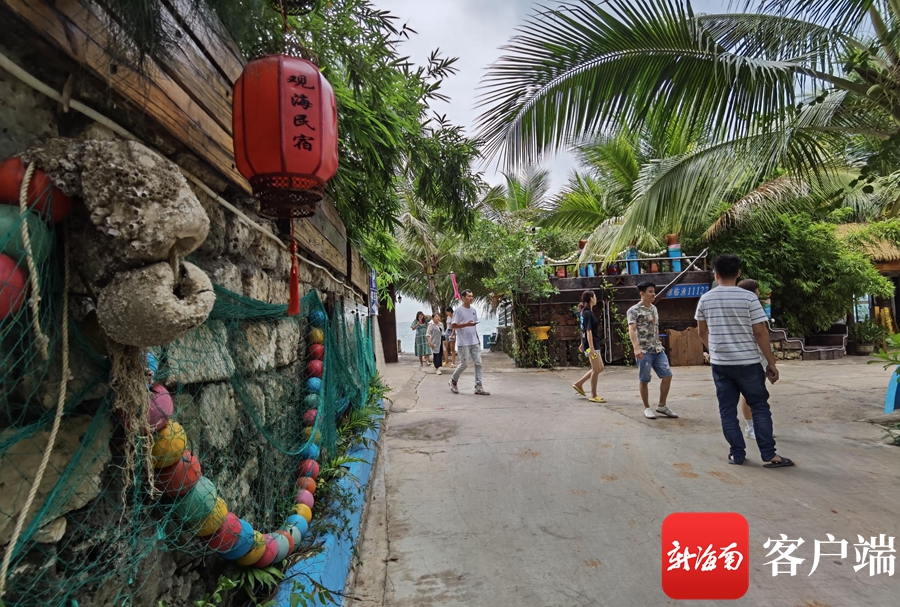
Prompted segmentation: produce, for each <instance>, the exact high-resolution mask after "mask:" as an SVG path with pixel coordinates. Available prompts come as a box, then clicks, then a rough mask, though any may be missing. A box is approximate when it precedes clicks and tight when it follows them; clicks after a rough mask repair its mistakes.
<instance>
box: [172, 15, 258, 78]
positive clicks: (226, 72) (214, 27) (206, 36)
mask: <svg viewBox="0 0 900 607" xmlns="http://www.w3.org/2000/svg"><path fill="white" fill-rule="evenodd" d="M162 2H163V4H165V5H166V6H168V7H169V9H171V11H172V13H173V14H174V15H175V16H176V17H177V18H178V19H179V21H180V22H181V23H182V24H183V27H184V28H185V29H186V30H187V31H188V32H189V33H190V35H191V37H192V38H193V39H194V41H195V42H196V43H197V46H198V47H200V48H201V49H203V50H204V52H205V53H206V55H207V57H208V58H209V60H210V61H211V62H212V63H213V64H214V65H215V66H216V67H217V68H218V70H219V71H220V72H221V73H222V75H223V76H225V79H226V81H227V82H229V83H231V84H234V82H235V81H236V80H237V79H238V76H240V75H241V72H242V71H243V70H244V64H245V63H246V60H245V59H244V55H243V53H241V49H240V48H238V45H237V43H235V41H234V39H233V38H232V37H231V36H230V35H229V34H228V32H227V31H225V26H224V25H222V22H221V21H219V20H218V19H217V18H215V17H214V18H208V17H207V16H206V15H198V14H196V13H194V12H192V10H191V6H190V3H189V2H188V1H187V0H162Z"/></svg>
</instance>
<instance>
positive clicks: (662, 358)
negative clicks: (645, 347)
mask: <svg viewBox="0 0 900 607" xmlns="http://www.w3.org/2000/svg"><path fill="white" fill-rule="evenodd" d="M651 369H652V370H653V371H656V377H658V378H660V379H663V378H666V377H672V368H671V367H670V366H669V357H668V356H666V353H665V352H644V357H643V358H641V359H640V360H638V381H640V382H641V383H642V384H649V383H650V370H651Z"/></svg>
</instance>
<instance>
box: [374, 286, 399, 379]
mask: <svg viewBox="0 0 900 607" xmlns="http://www.w3.org/2000/svg"><path fill="white" fill-rule="evenodd" d="M388 297H390V298H391V301H396V299H397V298H396V291H395V289H394V285H391V286H390V287H389V288H388ZM378 330H379V331H381V349H382V352H383V353H384V362H386V363H395V362H397V361H398V360H400V357H399V355H398V353H397V313H396V310H395V309H393V308H392V309H388V306H386V305H385V306H382V307H381V309H380V310H379V314H378Z"/></svg>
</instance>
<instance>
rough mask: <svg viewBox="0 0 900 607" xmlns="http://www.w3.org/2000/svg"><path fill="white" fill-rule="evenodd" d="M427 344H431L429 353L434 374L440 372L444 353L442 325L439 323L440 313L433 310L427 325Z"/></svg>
mask: <svg viewBox="0 0 900 607" xmlns="http://www.w3.org/2000/svg"><path fill="white" fill-rule="evenodd" d="M426 336H427V337H428V345H429V346H431V355H432V359H433V362H434V368H435V369H436V371H435V374H436V375H440V374H441V364H442V363H443V360H442V358H443V354H444V325H443V324H442V323H441V315H440V314H438V313H437V312H435V313H434V314H433V315H432V317H431V324H429V325H428V332H427V333H426Z"/></svg>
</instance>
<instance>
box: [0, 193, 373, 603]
mask: <svg viewBox="0 0 900 607" xmlns="http://www.w3.org/2000/svg"><path fill="white" fill-rule="evenodd" d="M6 208H8V209H12V211H13V212H11V213H8V217H6V219H5V220H4V219H3V218H2V216H0V251H2V253H3V255H4V256H5V257H0V261H3V262H4V263H5V265H3V264H0V272H3V271H6V273H7V274H16V276H14V277H12V278H10V277H9V276H6V278H5V279H4V275H3V274H2V273H0V289H2V291H0V422H2V432H0V545H4V546H6V548H5V549H9V546H8V545H7V544H8V542H9V540H10V536H11V535H12V532H13V529H14V527H15V524H16V520H17V518H18V516H19V512H20V511H21V509H22V507H23V505H24V503H25V500H26V498H27V494H28V492H29V490H30V487H31V485H32V482H33V479H34V478H35V473H36V470H37V467H38V465H39V463H40V460H41V456H42V454H43V452H44V449H45V447H46V445H47V442H48V437H49V433H50V428H51V426H52V423H53V419H54V415H55V410H56V402H57V398H58V394H59V382H60V377H61V344H60V335H61V328H62V310H61V300H62V291H63V246H64V242H63V237H62V234H61V233H60V232H62V230H54V226H53V224H50V223H48V222H45V221H43V220H41V219H40V218H39V217H37V216H36V215H32V214H28V215H26V218H22V217H20V216H19V212H18V211H19V210H18V207H12V206H10V207H3V206H0V211H2V210H3V209H6ZM22 221H28V222H29V227H30V228H31V226H32V223H33V224H34V227H33V232H34V233H35V234H37V235H38V236H37V239H38V241H39V242H37V243H36V242H35V237H34V236H32V245H33V246H32V249H33V250H35V254H34V261H35V269H36V274H37V277H38V282H39V290H40V294H41V297H40V301H39V313H38V316H37V318H38V319H39V325H40V330H41V334H43V337H42V336H41V334H38V333H37V332H36V330H35V323H34V319H35V316H34V314H33V309H32V307H31V305H30V301H29V298H30V297H31V295H32V294H33V293H32V288H31V287H30V286H25V287H22V288H21V289H20V290H21V291H24V293H18V292H17V291H16V290H15V289H16V288H17V287H16V285H17V284H18V283H16V282H15V279H18V278H21V274H24V275H25V278H26V280H28V279H29V278H30V274H29V270H28V267H27V263H26V259H25V257H26V256H25V251H24V247H23V246H22V243H21V238H20V237H19V236H17V234H18V233H19V232H20V227H21V222H22ZM57 225H61V224H57ZM44 237H46V238H45V239H44ZM41 239H43V240H41ZM42 243H43V244H42ZM36 247H41V248H40V249H39V250H38V249H37V248H36ZM8 260H11V261H8ZM198 263H200V265H201V267H202V263H201V262H198ZM10 268H12V269H10ZM13 270H15V271H13ZM11 280H12V282H11ZM75 282H77V281H73V283H75ZM11 285H12V286H11ZM79 289H80V287H79V285H77V284H76V285H74V286H73V288H72V289H70V294H71V303H70V316H69V318H70V321H69V325H68V326H69V340H70V368H71V378H70V379H69V381H68V384H67V386H68V395H67V399H66V405H65V416H64V418H63V420H62V424H61V429H60V433H59V436H58V438H57V440H56V442H55V444H54V449H53V452H52V456H51V458H50V462H49V465H48V467H47V471H46V473H45V476H44V479H43V481H42V482H41V484H40V488H39V490H38V493H37V499H36V500H35V502H34V505H33V506H32V507H31V513H30V515H29V517H28V519H27V522H26V525H25V527H24V529H23V532H22V533H21V536H20V538H19V539H18V542H17V543H16V546H15V549H14V553H13V558H12V562H11V566H10V568H9V573H8V574H7V579H6V587H5V590H4V594H3V600H4V602H5V603H6V604H7V605H22V606H23V607H24V606H32V605H34V606H38V605H40V606H46V605H65V606H67V607H68V606H73V607H75V606H77V607H85V606H88V605H97V606H100V605H103V606H107V605H116V606H118V605H153V606H154V607H155V606H156V605H157V600H156V599H157V597H159V596H168V595H169V594H171V593H177V590H178V589H177V578H178V576H179V575H180V572H181V574H183V573H184V571H191V572H192V575H194V577H195V578H196V577H197V576H202V577H203V579H211V580H215V579H216V577H217V574H218V572H219V571H220V570H221V569H222V568H223V567H224V566H225V564H226V562H225V561H224V560H223V559H221V558H220V556H219V555H218V554H217V553H216V552H215V551H214V550H212V549H211V548H210V547H209V545H208V544H207V542H205V541H204V540H202V538H198V536H197V535H195V530H196V527H197V524H198V521H197V520H193V519H196V517H195V516H193V514H190V513H189V514H185V510H184V507H183V506H180V505H179V504H180V503H181V500H182V499H184V498H177V499H173V498H172V497H168V496H166V495H165V494H163V495H159V492H158V491H157V492H156V493H155V494H154V492H153V490H152V489H153V487H152V486H151V485H150V483H149V481H148V475H147V473H146V470H145V468H144V466H143V465H142V462H144V461H145V460H147V459H148V457H149V454H148V452H147V450H148V449H150V448H151V445H152V441H136V443H135V444H134V445H133V446H132V445H131V443H130V442H129V440H128V433H127V432H126V430H125V427H124V425H123V423H122V420H121V419H120V416H119V415H117V412H116V410H115V409H116V406H115V405H116V400H115V399H116V395H115V387H116V382H115V381H114V378H113V377H112V368H113V365H112V364H111V362H110V358H109V352H108V351H107V344H106V343H105V340H104V338H103V336H102V332H101V330H100V328H99V325H98V323H97V320H96V314H95V313H94V312H93V311H92V310H91V302H92V299H91V298H90V297H89V296H88V295H89V294H88V293H87V292H85V290H84V289H81V290H79ZM215 293H216V304H215V307H214V308H213V311H212V313H211V315H210V316H209V318H208V319H207V321H206V322H205V323H204V324H203V325H202V326H200V327H198V328H197V329H194V330H192V331H191V332H189V333H188V334H186V335H185V336H183V337H182V338H180V339H178V340H176V341H174V342H172V343H169V344H166V345H165V346H162V347H158V348H152V349H150V351H149V352H145V353H141V356H142V357H143V356H146V357H147V358H146V360H147V365H146V366H147V367H148V369H151V368H153V367H155V373H152V375H151V372H150V371H148V373H147V378H146V381H147V398H148V402H150V400H149V399H150V397H151V395H152V394H158V395H161V396H156V398H157V399H160V398H162V399H165V398H166V397H165V394H166V393H167V394H168V395H169V397H170V398H171V400H172V404H173V410H174V415H173V420H175V421H177V423H178V424H180V425H181V426H182V427H183V428H184V431H185V435H186V440H187V449H188V450H189V451H190V452H191V453H192V454H193V456H194V457H196V459H197V461H198V462H199V464H200V466H201V468H202V475H203V476H204V477H206V478H208V479H209V480H210V481H211V483H209V486H210V487H214V490H212V491H214V493H215V495H217V496H218V497H220V498H222V500H224V502H225V504H226V505H227V510H228V511H229V512H233V513H234V514H235V515H237V516H238V517H240V518H241V519H244V520H245V521H247V522H248V523H250V524H251V525H252V526H253V528H254V529H255V530H257V531H260V532H262V533H271V532H273V531H275V530H277V529H279V528H281V527H282V525H283V524H284V521H285V519H286V517H287V516H288V515H290V514H291V509H292V507H293V506H294V503H295V495H296V492H297V480H298V477H299V476H300V474H299V472H298V467H299V465H300V462H301V461H303V460H304V459H305V458H306V457H313V459H317V460H318V461H319V462H320V463H321V462H325V461H327V458H329V457H333V456H335V455H336V454H335V449H336V445H337V432H336V423H337V421H338V420H339V418H340V416H341V415H344V414H346V412H347V411H349V410H352V409H354V408H362V407H364V406H365V403H366V397H367V390H368V385H369V380H370V378H371V377H372V376H373V374H374V373H375V359H374V351H373V345H372V323H371V319H369V318H367V319H365V320H362V319H361V318H360V315H359V314H357V313H356V311H355V310H354V309H350V307H349V306H348V307H346V308H345V306H344V305H343V303H342V302H341V301H339V300H334V301H329V303H328V306H327V309H326V306H325V305H324V304H323V302H322V301H321V299H320V297H319V294H318V292H317V291H315V290H310V291H309V292H308V293H306V294H305V295H304V296H303V298H302V301H301V312H300V314H299V315H295V316H288V315H287V307H286V306H284V305H274V304H270V303H265V302H261V301H257V300H254V299H250V298H247V297H244V296H242V295H240V294H237V293H233V292H230V291H228V290H226V289H224V288H222V287H220V286H215ZM7 296H10V297H9V298H7ZM4 298H7V299H9V305H7V309H6V313H5V314H4V313H3V312H4V308H3V307H2V306H3V305H4V304H3V302H4V301H7V299H4ZM13 307H14V308H15V309H14V310H13V309H12V308H13ZM311 321H312V323H311ZM316 325H317V326H316ZM317 331H321V334H319V333H317ZM314 341H318V342H321V346H322V347H323V348H324V355H323V356H322V358H323V360H322V364H321V370H320V369H319V368H318V367H317V365H316V364H315V361H314V359H315V358H316V357H318V353H317V352H316V350H315V348H313V349H311V348H310V347H311V346H313V345H314V343H313V342H314ZM41 342H43V343H46V346H47V358H46V359H45V358H44V357H43V356H42V353H41V352H42V351H41V347H40V344H41ZM142 360H143V359H142ZM311 363H312V364H311ZM317 375H320V378H319V379H321V384H320V386H317V385H316V383H317V382H316V381H314V380H315V379H317V378H316V377H314V376H317ZM151 386H154V387H153V388H151ZM160 386H161V387H162V388H161V387H160ZM163 388H164V390H163ZM153 390H155V392H154V391H153ZM157 402H159V400H157ZM313 408H314V409H316V410H317V411H318V413H317V415H316V416H315V425H314V427H313V428H310V427H309V426H308V424H306V423H305V422H304V413H305V412H307V411H308V410H309V409H313ZM309 419H310V417H309V416H307V421H309ZM168 423H169V424H170V426H169V427H170V429H171V427H172V426H171V423H172V422H168ZM132 448H133V450H134V451H133V454H134V458H135V461H136V462H137V463H136V465H134V466H131V467H130V468H129V466H128V457H127V455H128V453H129V451H130V450H131V449H132ZM316 451H318V453H316ZM183 457H184V456H183ZM126 476H128V478H126ZM198 486H199V485H198ZM168 488H169V489H171V487H168ZM159 489H162V490H164V491H165V490H166V489H167V487H166V486H161V487H159ZM318 509H319V505H318V504H317V505H316V507H315V508H314V509H313V516H314V517H315V516H316V511H317V510H318ZM314 541H315V538H314V537H312V534H310V533H308V534H307V535H306V536H304V538H303V545H302V546H300V547H299V551H300V553H302V552H303V550H304V549H308V548H309V547H310V546H311V545H312V544H313V543H314ZM163 561H165V567H163V566H162V563H163ZM170 604H171V603H170Z"/></svg>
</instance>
